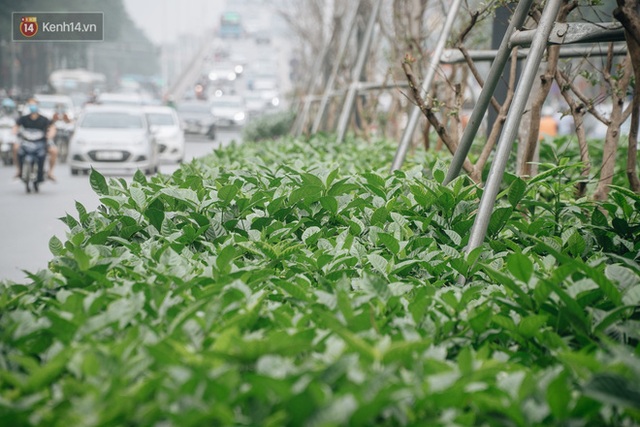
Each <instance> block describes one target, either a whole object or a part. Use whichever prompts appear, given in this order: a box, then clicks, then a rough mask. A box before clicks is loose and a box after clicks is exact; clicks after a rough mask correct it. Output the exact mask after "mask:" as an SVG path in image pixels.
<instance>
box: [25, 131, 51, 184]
mask: <svg viewBox="0 0 640 427" xmlns="http://www.w3.org/2000/svg"><path fill="white" fill-rule="evenodd" d="M46 157H47V145H46V144H44V143H43V142H41V141H31V140H28V139H26V138H23V137H21V138H20V148H19V149H18V159H20V160H19V161H20V162H21V164H20V169H21V172H22V174H21V176H20V178H21V179H22V182H24V184H25V187H26V190H27V193H31V189H32V188H33V191H35V192H36V193H37V192H38V191H40V184H41V183H42V182H43V181H44V161H45V159H46Z"/></svg>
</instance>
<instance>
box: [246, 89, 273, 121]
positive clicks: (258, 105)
mask: <svg viewBox="0 0 640 427" xmlns="http://www.w3.org/2000/svg"><path fill="white" fill-rule="evenodd" d="M244 105H245V107H246V109H247V116H248V118H251V117H256V116H259V115H260V114H262V113H263V112H265V110H267V108H268V107H269V105H268V103H267V102H266V101H265V99H264V98H263V97H262V94H261V93H260V92H247V94H246V95H245V97H244Z"/></svg>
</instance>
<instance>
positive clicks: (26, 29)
mask: <svg viewBox="0 0 640 427" xmlns="http://www.w3.org/2000/svg"><path fill="white" fill-rule="evenodd" d="M20 33H21V34H22V35H23V36H25V37H33V36H35V35H36V34H37V33H38V20H37V18H36V17H35V16H23V17H22V19H20Z"/></svg>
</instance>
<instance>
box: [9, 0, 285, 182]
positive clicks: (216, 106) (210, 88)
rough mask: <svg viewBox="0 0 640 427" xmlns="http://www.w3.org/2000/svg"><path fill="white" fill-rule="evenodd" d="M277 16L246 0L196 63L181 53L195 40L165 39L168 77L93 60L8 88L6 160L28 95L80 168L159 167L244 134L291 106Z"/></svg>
mask: <svg viewBox="0 0 640 427" xmlns="http://www.w3.org/2000/svg"><path fill="white" fill-rule="evenodd" d="M273 20H274V17H273V11H268V6H267V5H265V4H264V3H263V2H257V1H251V0H245V1H238V2H234V3H233V8H232V9H227V10H224V11H222V13H220V15H219V17H218V20H217V25H216V26H215V28H213V29H212V31H211V32H208V33H207V35H206V36H205V37H203V38H201V39H199V41H200V43H201V48H200V49H197V50H193V49H191V57H190V58H189V59H188V60H186V61H185V60H181V61H176V60H175V58H177V54H176V53H177V52H178V51H179V50H180V49H184V48H186V47H187V44H181V43H178V44H175V45H171V44H167V45H164V46H162V47H161V49H160V50H159V51H158V52H159V53H160V58H159V61H160V64H159V65H160V68H161V72H160V73H159V74H156V75H144V74H136V73H130V74H128V73H122V72H118V73H114V72H113V70H112V68H111V65H109V67H107V68H105V69H104V70H101V69H100V67H99V66H98V65H99V64H100V63H101V62H100V61H94V62H93V63H92V64H88V65H90V67H77V68H66V67H64V68H57V69H53V70H52V71H50V72H49V74H48V76H47V80H46V82H42V83H43V84H39V85H33V86H32V87H27V88H25V87H8V88H5V89H2V88H0V99H2V111H1V112H0V156H1V158H2V162H3V164H4V165H11V164H13V163H14V162H15V156H14V154H13V152H12V151H13V150H12V145H13V144H17V143H20V141H19V140H18V138H17V136H16V132H15V131H13V132H12V128H13V127H14V124H15V122H16V119H17V118H18V117H20V116H21V115H26V114H29V111H27V101H28V100H29V99H35V101H37V103H38V106H39V108H38V113H39V114H40V115H42V116H44V117H46V118H47V119H48V120H49V122H50V123H51V126H55V128H56V133H55V137H54V140H53V141H52V142H53V143H54V144H55V146H56V147H57V154H58V157H57V159H58V162H59V163H61V164H66V167H68V168H69V171H70V173H71V174H72V175H81V174H86V173H88V172H89V171H90V170H91V169H92V168H93V169H96V170H98V171H104V172H109V173H111V172H116V173H131V172H133V171H135V170H141V171H142V172H144V173H147V174H153V173H156V172H158V170H159V166H160V165H161V164H163V165H166V164H178V163H181V162H182V161H184V159H185V141H186V140H187V139H188V138H190V137H205V138H206V139H205V140H209V141H215V140H216V138H217V136H218V135H219V132H221V131H222V132H233V133H234V134H235V135H236V137H235V138H234V139H236V140H241V139H242V130H243V128H244V127H245V126H246V125H247V124H248V123H250V122H251V121H252V120H255V119H256V118H259V117H261V116H262V115H265V114H270V113H274V112H278V111H282V110H283V109H285V108H287V102H286V97H287V91H288V90H289V88H290V87H291V82H290V81H289V76H290V74H291V73H290V70H289V69H288V66H289V64H290V63H291V57H290V56H289V55H290V50H289V49H288V48H287V46H286V43H287V42H286V37H285V36H284V31H285V30H283V26H278V25H273ZM276 41H277V42H276ZM88 49H92V48H91V47H90V48H88ZM93 56H95V54H93Z"/></svg>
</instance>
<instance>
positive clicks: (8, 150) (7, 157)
mask: <svg viewBox="0 0 640 427" xmlns="http://www.w3.org/2000/svg"><path fill="white" fill-rule="evenodd" d="M15 123H16V121H15V119H14V118H12V117H9V116H2V117H0V157H1V158H2V163H3V164H4V165H5V166H8V165H12V164H13V141H14V136H13V133H12V128H13V125H14V124H15Z"/></svg>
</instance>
